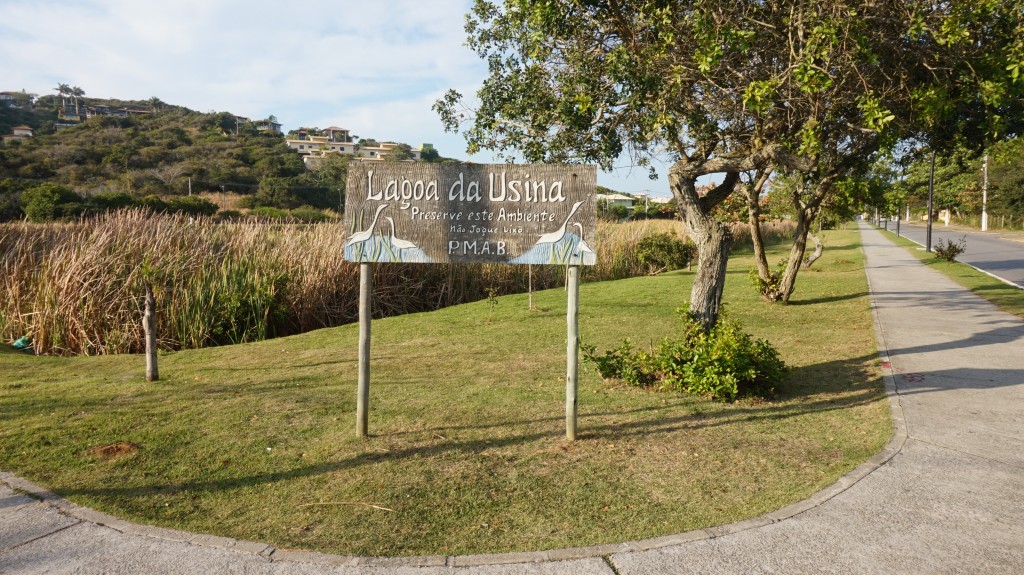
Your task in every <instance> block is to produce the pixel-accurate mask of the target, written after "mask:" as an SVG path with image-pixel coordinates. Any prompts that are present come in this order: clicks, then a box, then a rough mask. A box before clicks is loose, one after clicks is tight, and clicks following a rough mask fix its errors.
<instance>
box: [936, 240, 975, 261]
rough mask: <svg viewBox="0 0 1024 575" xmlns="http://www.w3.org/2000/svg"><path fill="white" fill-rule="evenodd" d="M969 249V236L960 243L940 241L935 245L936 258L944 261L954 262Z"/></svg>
mask: <svg viewBox="0 0 1024 575" xmlns="http://www.w3.org/2000/svg"><path fill="white" fill-rule="evenodd" d="M966 249H967V236H964V237H962V238H960V240H959V241H956V242H954V241H953V240H947V241H945V242H944V241H943V240H939V242H938V243H937V244H935V257H937V258H939V259H940V260H942V261H946V262H952V261H954V260H956V258H957V256H959V255H960V254H962V253H964V250H966Z"/></svg>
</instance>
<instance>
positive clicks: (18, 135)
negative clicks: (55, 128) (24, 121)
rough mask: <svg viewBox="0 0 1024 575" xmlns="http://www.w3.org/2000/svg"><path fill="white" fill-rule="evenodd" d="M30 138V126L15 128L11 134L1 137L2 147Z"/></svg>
mask: <svg viewBox="0 0 1024 575" xmlns="http://www.w3.org/2000/svg"><path fill="white" fill-rule="evenodd" d="M31 137H32V128H31V126H15V127H14V129H13V130H12V133H10V134H6V135H4V136H3V139H4V145H5V146H7V145H9V144H11V143H12V142H23V141H25V140H28V139H29V138H31Z"/></svg>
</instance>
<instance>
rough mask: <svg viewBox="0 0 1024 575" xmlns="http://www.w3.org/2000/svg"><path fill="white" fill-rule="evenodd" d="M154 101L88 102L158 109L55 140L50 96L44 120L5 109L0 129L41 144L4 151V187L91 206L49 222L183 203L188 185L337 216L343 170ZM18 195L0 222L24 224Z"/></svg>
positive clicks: (216, 117) (0, 213) (94, 121)
mask: <svg viewBox="0 0 1024 575" xmlns="http://www.w3.org/2000/svg"><path fill="white" fill-rule="evenodd" d="M40 100H43V99H42V98H40ZM152 100H153V99H150V101H144V102H120V101H113V100H107V101H102V100H90V101H89V104H90V105H93V104H104V105H110V106H111V107H122V106H130V107H132V108H141V109H153V108H154V107H155V108H156V109H157V111H156V112H155V113H152V114H149V115H140V116H131V117H128V118H119V117H115V116H98V117H94V118H90V119H89V120H88V121H85V122H83V123H82V124H80V125H78V126H75V127H73V128H68V129H64V130H61V131H59V132H56V133H51V131H52V130H43V129H41V128H42V127H43V126H45V125H46V123H47V122H51V125H52V121H53V119H55V118H56V116H55V115H54V113H53V112H52V111H50V110H52V109H53V103H54V97H53V96H51V97H50V98H49V99H48V100H44V102H45V103H46V105H47V106H49V108H48V109H47V110H48V111H46V112H45V113H44V112H42V111H41V110H42V109H43V108H44V106H42V105H39V104H37V106H36V111H35V112H28V111H24V110H20V109H18V108H8V107H0V124H3V123H4V122H8V121H10V122H15V121H16V122H17V124H27V125H29V126H32V127H33V128H36V131H35V134H36V135H35V137H34V138H32V139H31V140H29V141H27V142H25V145H22V146H18V147H17V148H15V147H7V148H3V149H0V182H7V181H26V182H32V181H33V180H43V181H46V182H48V183H53V184H57V185H62V186H67V187H69V188H72V189H74V190H76V191H77V192H79V193H80V194H81V195H82V196H84V197H86V198H89V199H87V200H85V201H81V200H80V201H79V202H78V204H80V205H68V206H65V208H59V207H58V208H55V209H54V210H53V212H52V214H51V213H50V211H49V210H43V213H44V214H48V215H49V218H60V217H72V216H76V215H84V214H93V213H96V212H103V211H107V210H111V209H116V208H118V207H130V206H134V205H139V201H141V200H140V198H145V197H146V196H160V197H163V198H165V200H166V199H167V197H168V196H172V195H184V194H185V193H186V192H187V191H188V189H189V186H188V182H189V179H191V184H192V191H193V193H195V194H198V193H202V192H207V191H209V192H223V191H231V192H236V193H240V194H244V195H253V194H257V193H258V195H259V196H260V198H259V199H258V200H257V201H255V202H254V203H253V205H270V206H274V207H283V208H296V207H299V206H302V205H310V206H313V207H315V208H320V209H324V208H332V209H340V207H341V205H342V202H341V198H342V194H343V193H344V181H345V177H344V171H345V169H344V167H341V168H340V169H338V166H335V165H331V166H330V167H329V169H327V170H325V171H323V172H319V173H314V172H310V171H307V170H306V168H305V165H304V164H303V163H302V160H301V158H300V156H299V154H298V153H296V152H295V150H292V149H291V148H289V147H288V146H287V145H286V144H285V143H284V141H283V139H282V138H281V137H280V136H276V135H271V134H268V133H264V132H257V131H255V130H254V129H250V128H252V127H251V126H249V128H246V129H240V130H238V133H237V134H236V126H235V119H234V116H233V115H232V114H230V113H227V112H220V113H214V114H203V113H198V112H194V111H191V110H187V109H184V108H181V107H177V106H171V105H168V104H163V103H161V102H153V101H152ZM56 103H57V104H59V99H57V100H56ZM26 115H27V116H29V117H26ZM13 125H16V124H13ZM242 127H243V128H245V126H242ZM14 187H15V186H7V185H0V205H3V206H5V209H3V210H0V221H5V220H10V219H16V218H18V217H21V212H22V210H21V209H20V207H21V200H20V198H21V195H20V193H19V192H20V191H21V190H19V189H12V188H14ZM129 196H130V197H131V198H133V199H134V200H133V201H132V202H129V201H128V197H129ZM168 201H169V200H168ZM189 201H190V200H186V203H185V204H181V205H179V206H175V208H181V211H186V212H188V213H196V211H198V212H201V213H207V212H208V211H209V207H202V208H200V207H199V206H196V205H193V204H189V203H188V202H189ZM148 203H149V204H150V207H151V208H153V209H155V210H158V211H164V210H167V209H168V206H167V205H163V204H160V203H158V202H153V201H149V202H148ZM37 207H38V206H37ZM33 209H35V208H33ZM172 211H174V210H172ZM36 212H38V210H37V211H36ZM36 212H34V213H36Z"/></svg>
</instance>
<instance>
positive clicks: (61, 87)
mask: <svg viewBox="0 0 1024 575" xmlns="http://www.w3.org/2000/svg"><path fill="white" fill-rule="evenodd" d="M70 93H71V86H69V85H67V84H57V95H59V96H60V104H61V107H62V108H63V107H64V106H65V100H64V98H65V97H66V96H67V95H68V94H70Z"/></svg>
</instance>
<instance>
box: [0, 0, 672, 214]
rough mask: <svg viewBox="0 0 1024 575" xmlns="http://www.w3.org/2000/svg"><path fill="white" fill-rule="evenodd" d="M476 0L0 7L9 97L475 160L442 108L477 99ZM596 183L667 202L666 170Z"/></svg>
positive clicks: (91, 0)
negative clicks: (429, 149)
mask: <svg viewBox="0 0 1024 575" xmlns="http://www.w3.org/2000/svg"><path fill="white" fill-rule="evenodd" d="M471 3H472V2H471V0H419V1H416V0H365V1H352V0H305V1H304V2H285V1H283V0H244V1H242V0H161V1H159V2H157V1H154V0H148V1H144V2H140V1H139V0H78V1H70V0H0V91H21V90H25V91H27V92H30V93H35V94H38V95H40V96H42V95H46V94H55V93H56V86H57V84H58V83H64V84H68V85H70V86H79V87H81V88H82V89H83V90H85V97H86V98H87V99H88V98H90V97H93V98H118V99H121V100H148V99H149V98H151V97H154V96H155V97H158V98H160V99H161V100H163V101H164V102H167V103H170V104H175V105H179V106H185V107H187V108H190V109H192V110H197V111H200V112H211V111H212V112H224V111H226V112H231V113H234V114H238V115H240V116H247V117H250V118H253V119H261V118H266V117H268V116H270V115H274V116H276V117H277V119H278V121H279V122H281V123H282V124H283V127H284V130H285V131H287V130H291V129H295V128H299V127H320V128H325V127H328V126H338V127H341V128H346V129H349V130H351V133H352V134H354V135H358V136H360V137H363V138H374V139H377V140H381V141H388V140H390V141H397V142H405V143H408V144H410V145H412V146H413V147H416V146H418V145H419V144H421V143H425V142H427V143H431V144H433V145H434V147H435V148H437V149H438V151H439V152H440V153H441V155H442V156H446V157H451V158H458V159H462V160H470V161H474V162H481V163H489V162H495V161H497V160H496V159H495V158H494V157H493V156H492V155H491V154H489V153H486V152H484V153H480V154H476V155H475V156H469V155H468V154H467V153H466V151H465V150H466V145H465V140H463V138H462V135H461V134H450V133H445V131H444V127H443V125H442V124H441V121H440V118H439V116H438V115H437V114H436V113H435V112H434V111H433V110H431V106H432V105H433V103H434V102H435V101H436V100H437V99H438V98H440V97H441V96H442V95H443V94H444V93H445V92H446V91H447V90H448V89H450V88H454V89H456V90H458V91H459V92H461V93H463V94H464V95H467V96H471V95H472V94H474V93H475V92H476V91H477V89H479V87H480V85H481V83H482V82H483V80H484V79H485V77H486V75H487V67H486V64H485V63H484V62H483V61H482V60H480V59H479V58H478V57H477V55H476V54H475V53H473V52H472V51H471V50H469V49H468V48H467V47H465V45H464V43H465V40H466V35H465V32H464V30H463V24H464V21H465V14H466V12H467V11H468V10H469V6H470V4H471ZM619 164H621V165H620V166H617V167H616V168H615V169H614V170H613V171H612V172H610V173H606V172H601V171H599V172H598V184H599V185H602V186H606V187H609V188H612V189H614V190H618V191H624V192H630V193H651V194H653V195H660V196H668V195H670V193H669V191H668V182H667V179H666V177H665V169H664V168H663V167H661V168H660V169H659V171H660V173H661V177H660V178H659V179H658V180H653V181H652V180H650V179H649V178H648V176H647V171H646V169H643V168H631V167H630V166H629V162H628V160H626V159H623V160H622V161H621V162H619Z"/></svg>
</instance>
